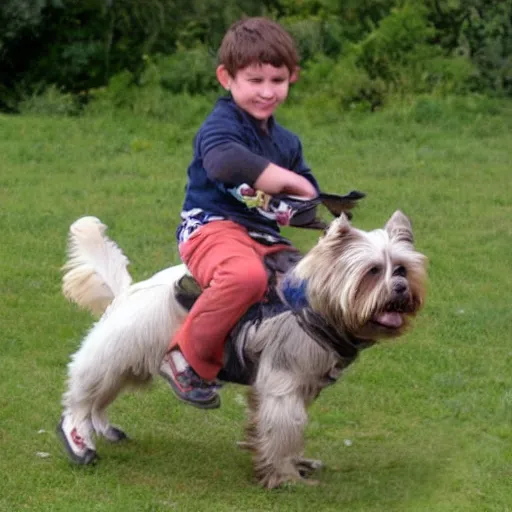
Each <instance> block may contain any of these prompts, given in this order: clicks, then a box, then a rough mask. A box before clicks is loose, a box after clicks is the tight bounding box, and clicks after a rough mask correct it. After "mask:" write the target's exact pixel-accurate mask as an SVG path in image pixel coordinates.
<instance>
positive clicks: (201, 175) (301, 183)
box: [160, 18, 319, 409]
mask: <svg viewBox="0 0 512 512" xmlns="http://www.w3.org/2000/svg"><path fill="white" fill-rule="evenodd" d="M216 73H217V79H218V81H219V83H220V84H221V85H222V87H223V88H224V89H226V91H228V92H229V95H228V96H227V97H223V98H221V99H219V100H218V102H217V104H216V106H215V108H214V109H213V111H212V112H211V114H210V115H209V116H208V117H207V119H206V120H205V122H204V123H203V125H202V126H201V127H200V129H199V131H198V133H197V135H196V137H195V139H194V158H193V161H192V163H191V164H190V166H189V168H188V182H187V187H186V193H185V201H184V205H183V211H182V214H181V217H182V223H181V225H180V226H179V228H178V231H177V237H178V245H179V251H180V256H181V258H182V260H183V261H184V263H185V264H186V265H187V267H188V268H189V270H190V272H191V273H192V275H193V276H194V278H195V279H196V281H197V282H198V283H199V284H200V286H201V287H202V288H203V290H204V291H203V293H202V294H201V296H200V297H199V299H198V300H197V301H196V303H195V304H194V306H193V307H192V309H191V311H190V313H189V315H188V316H187V318H186V320H185V322H184V324H183V325H182V326H181V328H180V329H179V331H178V332H177V333H176V335H175V336H174V338H173V339H172V340H171V343H170V346H169V351H168V352H167V354H166V356H165V358H164V360H163V362H162V365H161V367H160V374H161V375H162V376H163V377H164V378H165V379H166V380H167V381H168V383H169V384H170V386H171V388H172V389H173V391H174V392H175V394H176V396H177V397H178V398H179V399H181V400H183V401H184V402H187V403H189V404H191V405H194V406H196V407H200V408H205V409H210V408H215V407H219V405H220V398H219V396H218V394H217V392H216V388H215V385H214V383H213V382H212V381H214V380H215V377H216V376H217V374H218V372H219V371H220V369H221V368H222V361H223V349H224V343H225V340H226V338H227V336H228V334H229V332H230V331H231V329H232V328H233V327H234V326H235V324H236V323H237V322H238V320H239V319H240V318H241V316H242V315H243V314H244V313H245V312H246V311H247V310H248V309H249V307H250V306H252V305H253V304H255V303H257V302H259V301H261V300H262V299H263V297H264V295H265V292H266V289H267V279H268V276H267V272H266V270H265V267H264V264H263V259H264V257H265V256H266V255H268V254H272V253H275V252H277V251H282V250H290V249H291V250H293V247H291V245H290V242H289V241H288V240H286V239H284V238H283V237H282V236H281V235H280V234H279V224H281V225H283V224H288V223H289V220H290V216H291V213H290V210H289V209H288V208H287V207H286V203H284V202H280V201H279V200H277V201H276V200H275V199H274V200H272V201H271V199H272V198H271V196H272V195H275V194H289V195H295V196H301V197H304V198H313V197H315V196H317V195H318V192H319V188H318V184H317V182H316V180H315V178H314V177H313V175H312V174H311V172H310V169H309V168H308V166H307V165H306V163H305V162H304V160H303V158H302V148H301V143H300V140H299V139H298V137H297V136H296V135H294V134H292V133H291V132H289V131H287V130H285V129H284V128H282V127H281V126H279V125H278V124H277V123H276V122H275V121H274V118H273V113H274V112H275V110H276V109H277V107H278V106H279V105H280V104H281V103H282V102H283V101H284V100H285V99H286V97H287V95H288V88H289V85H290V83H293V82H294V81H295V80H296V79H297V73H298V56H297V52H296V49H295V45H294V42H293V40H292V38H291V36H290V35H289V34H288V33H287V32H286V31H285V30H284V29H283V28H282V27H281V26H280V25H278V24H277V23H275V22H273V21H271V20H268V19H266V18H246V19H243V20H241V21H238V22H236V23H235V24H233V25H232V26H231V27H230V28H229V30H228V31H227V33H226V35H225V36H224V39H223V41H222V44H221V46H220V49H219V65H218V67H217V71H216ZM276 202H277V204H276Z"/></svg>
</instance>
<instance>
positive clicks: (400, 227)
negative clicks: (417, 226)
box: [384, 210, 414, 245]
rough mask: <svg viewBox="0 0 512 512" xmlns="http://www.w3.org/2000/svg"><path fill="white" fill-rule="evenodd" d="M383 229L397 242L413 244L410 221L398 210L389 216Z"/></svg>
mask: <svg viewBox="0 0 512 512" xmlns="http://www.w3.org/2000/svg"><path fill="white" fill-rule="evenodd" d="M384 229H385V230H386V231H387V232H388V234H389V236H390V238H393V239H394V240H396V241H397V242H404V243H407V244H411V245H413V244H414V236H413V234H412V225H411V221H410V220H409V218H408V217H407V216H406V215H405V214H404V213H402V212H401V211H400V210H397V211H396V212H395V213H393V215H392V216H391V218H390V219H389V220H388V221H387V222H386V226H385V228H384Z"/></svg>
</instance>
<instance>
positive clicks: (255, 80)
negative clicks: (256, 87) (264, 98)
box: [249, 78, 262, 84]
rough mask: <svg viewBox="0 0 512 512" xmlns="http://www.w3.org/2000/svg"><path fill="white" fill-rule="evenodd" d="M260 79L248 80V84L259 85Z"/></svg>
mask: <svg viewBox="0 0 512 512" xmlns="http://www.w3.org/2000/svg"><path fill="white" fill-rule="evenodd" d="M261 81H262V80H261V78H249V82H251V83H253V84H260V83H261Z"/></svg>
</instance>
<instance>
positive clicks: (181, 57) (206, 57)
mask: <svg viewBox="0 0 512 512" xmlns="http://www.w3.org/2000/svg"><path fill="white" fill-rule="evenodd" d="M215 65H216V59H215V57H213V56H212V55H211V54H210V53H209V52H208V49H207V48H206V47H205V46H202V45H198V46H196V47H195V48H191V49H187V48H179V49H178V50H177V51H176V53H174V54H173V55H169V56H163V55H162V56H159V57H157V58H156V59H155V66H156V67H157V68H158V70H159V73H160V83H161V85H162V87H164V88H165V89H166V90H168V91H171V92H175V93H176V92H188V93H190V94H200V93H204V92H208V91H213V90H218V84H217V79H216V77H215Z"/></svg>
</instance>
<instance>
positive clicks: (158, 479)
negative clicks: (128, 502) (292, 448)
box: [73, 431, 446, 510]
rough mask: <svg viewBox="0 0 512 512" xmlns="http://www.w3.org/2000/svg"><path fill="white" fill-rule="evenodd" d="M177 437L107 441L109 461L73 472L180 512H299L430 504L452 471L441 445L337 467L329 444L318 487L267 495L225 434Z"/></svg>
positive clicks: (356, 457)
mask: <svg viewBox="0 0 512 512" xmlns="http://www.w3.org/2000/svg"><path fill="white" fill-rule="evenodd" d="M175 434H176V437H173V435H172V434H171V435H169V436H163V437H157V436H156V435H152V434H150V435H147V434H143V435H142V436H140V438H139V439H137V440H129V441H127V442H124V443H121V444H118V445H115V446H114V445H108V444H107V443H104V442H100V443H99V444H98V449H99V452H100V456H101V457H102V458H101V460H99V462H98V464H97V465H96V466H95V467H94V469H93V468H84V469H85V472H83V473H81V472H80V470H77V471H73V473H74V474H75V477H77V478H80V479H81V478H83V479H84V480H88V479H89V478H93V479H94V480H96V479H98V478H99V479H100V480H101V478H102V475H103V476H104V477H105V478H109V479H112V478H114V480H115V481H116V482H117V483H118V485H121V486H122V488H123V489H131V490H132V491H130V492H137V491H135V489H139V491H140V492H150V493H155V494H156V495H158V494H159V493H162V492H164V491H165V492H171V491H170V490H172V493H173V494H174V496H175V498H176V499H177V500H178V502H180V508H181V507H182V506H183V505H184V503H181V500H185V501H186V503H189V501H188V500H194V501H193V502H194V503H195V505H194V507H195V510H230V509H231V508H230V504H233V503H234V504H236V503H239V502H240V500H241V501H243V502H245V503H247V504H248V505H247V508H243V509H244V510H249V509H252V507H256V506H257V507H259V508H256V509H254V510H265V509H273V508H274V507H277V506H278V507H279V510H287V509H288V508H289V509H290V510H297V506H299V504H300V506H301V507H300V508H302V506H315V507H316V508H317V509H318V510H331V509H332V510H336V509H337V507H338V506H350V507H352V508H351V510H382V508H383V507H385V508H386V509H387V510H390V509H395V508H396V509H402V510H403V509H407V507H411V506H413V505H414V504H415V503H416V504H417V503H418V502H422V503H424V502H425V503H428V502H429V498H428V497H429V496H430V495H431V494H434V493H436V492H437V490H438V489H439V488H440V487H441V486H442V482H443V472H444V471H445V470H446V468H443V467H442V466H441V464H442V461H443V460H446V456H445V454H444V453H443V449H442V448H441V447H440V448H439V450H438V451H436V449H435V448H432V447H429V451H428V453H427V452H426V451H425V450H424V447H422V446H420V445H418V444H417V443H413V442H411V446H407V447H406V448H405V449H404V448H403V447H398V448H397V446H395V445H393V444H392V443H384V444H382V445H379V446H378V447H376V449H375V454H374V455H375V456H372V453H369V452H368V447H366V449H365V451H364V452H363V453H358V451H357V450H356V449H354V448H352V449H351V451H350V453H349V452H347V451H343V449H341V450H340V453H339V462H338V463H335V464H332V459H333V457H336V456H337V454H336V453H335V452H333V450H329V447H324V451H325V450H328V451H329V453H315V454H312V455H313V456H315V455H319V456H320V457H322V456H325V461H326V462H327V467H326V468H325V469H323V470H320V471H319V472H318V473H317V474H316V475H315V478H317V479H318V480H319V482H320V483H319V485H317V486H308V485H301V484H298V485H297V484H294V485H288V486H285V487H283V488H281V489H278V490H273V491H264V490H263V489H261V488H260V487H258V486H257V484H256V482H255V480H254V478H253V476H252V467H251V459H250V454H249V453H248V452H246V451H243V450H240V449H239V448H238V447H237V446H236V444H235V442H234V441H230V440H228V439H226V438H225V437H222V436H221V437H220V438H219V439H217V440H214V441H213V442H212V441H211V439H212V438H211V436H212V434H213V435H214V434H215V432H208V433H204V432H203V433H201V432H199V433H198V435H202V434H204V435H205V438H204V439H197V440H191V439H184V438H181V437H180V433H179V432H177V431H176V432H175ZM190 434H191V432H190V431H189V432H188V435H190ZM206 436H208V439H206ZM401 450H402V451H401ZM80 473H81V474H82V475H83V477H82V476H80ZM84 483H85V482H84ZM190 503H192V502H190ZM249 504H250V506H249ZM331 507H332V508H331ZM187 510H188V508H187Z"/></svg>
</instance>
